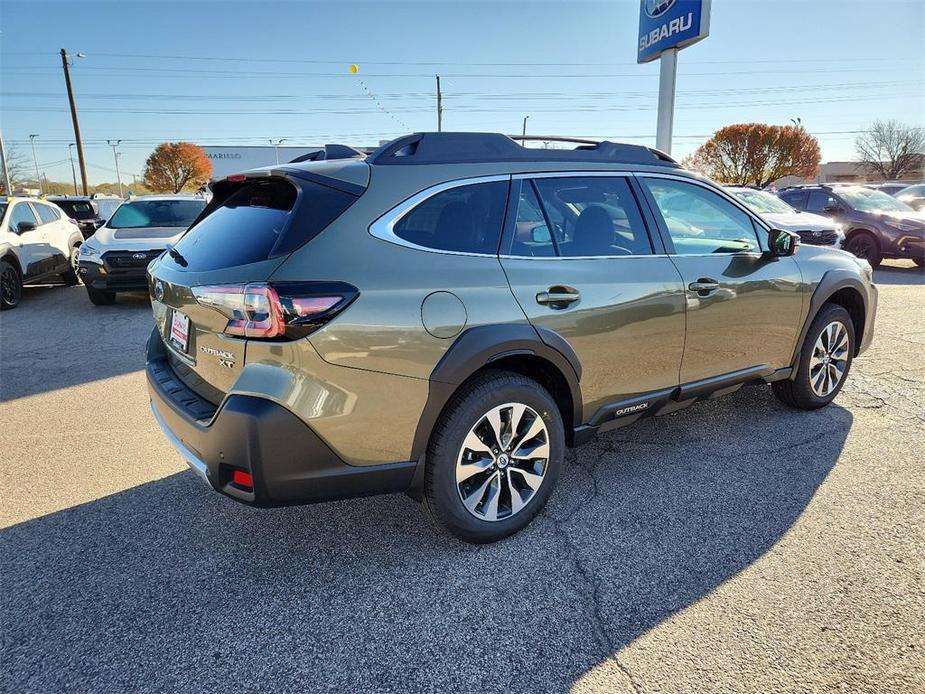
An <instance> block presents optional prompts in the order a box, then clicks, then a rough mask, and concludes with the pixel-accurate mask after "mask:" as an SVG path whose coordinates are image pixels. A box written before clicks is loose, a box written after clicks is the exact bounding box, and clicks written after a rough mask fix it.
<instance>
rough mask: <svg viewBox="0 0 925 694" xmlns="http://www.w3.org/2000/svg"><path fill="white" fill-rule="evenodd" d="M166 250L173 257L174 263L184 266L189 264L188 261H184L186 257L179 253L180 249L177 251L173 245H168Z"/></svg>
mask: <svg viewBox="0 0 925 694" xmlns="http://www.w3.org/2000/svg"><path fill="white" fill-rule="evenodd" d="M167 252H168V253H169V254H170V257H171V258H173V259H174V261H175V262H176V264H177V265H179V266H180V267H186V266H188V265H189V263H188V262H186V258H184V257H183V254H182V253H180V251H178V250H177V249H176V248H174V247H173V246H170V245H168V246H167Z"/></svg>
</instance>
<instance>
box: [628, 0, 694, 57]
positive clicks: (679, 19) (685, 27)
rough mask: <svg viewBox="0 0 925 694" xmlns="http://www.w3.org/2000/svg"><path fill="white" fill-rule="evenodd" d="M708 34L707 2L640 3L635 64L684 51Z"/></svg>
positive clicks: (666, 0) (644, 0)
mask: <svg viewBox="0 0 925 694" xmlns="http://www.w3.org/2000/svg"><path fill="white" fill-rule="evenodd" d="M709 34H710V0H641V6H640V10H639V43H638V46H637V51H638V53H637V56H636V62H639V63H648V62H649V61H650V60H655V59H656V58H658V57H659V56H660V55H661V54H662V51H664V50H667V49H669V48H684V47H685V46H690V45H691V44H692V43H696V42H697V41H699V40H700V39H703V38H706V37H707V36H708V35H709Z"/></svg>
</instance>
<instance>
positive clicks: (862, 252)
mask: <svg viewBox="0 0 925 694" xmlns="http://www.w3.org/2000/svg"><path fill="white" fill-rule="evenodd" d="M845 250H846V251H848V252H849V253H852V254H854V255H856V256H857V257H858V258H864V259H865V260H866V261H867V262H868V263H870V266H871V267H878V266H879V265H880V261H881V260H883V256H882V255H880V244H879V243H878V241H877V237H876V236H874V235H873V234H871V233H870V232H869V231H857V232H855V233H854V234H852V235H851V238H849V239H848V240H847V241H846V242H845Z"/></svg>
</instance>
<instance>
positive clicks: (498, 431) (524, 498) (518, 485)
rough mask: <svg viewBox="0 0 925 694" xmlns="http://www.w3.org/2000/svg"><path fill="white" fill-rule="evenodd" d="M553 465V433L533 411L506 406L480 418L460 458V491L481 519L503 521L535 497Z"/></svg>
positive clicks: (457, 479) (468, 505) (458, 467)
mask: <svg viewBox="0 0 925 694" xmlns="http://www.w3.org/2000/svg"><path fill="white" fill-rule="evenodd" d="M548 463H549V431H548V429H547V428H546V422H544V421H543V418H542V417H541V416H540V415H539V414H538V413H537V412H536V410H534V409H533V408H531V407H528V406H527V405H524V404H522V403H507V404H504V405H499V406H498V407H494V408H492V409H491V410H489V411H488V412H486V413H485V414H484V415H482V416H481V417H479V419H478V421H477V422H476V423H475V426H473V427H472V428H471V429H470V430H469V433H468V434H467V435H466V438H465V440H464V441H463V444H462V447H461V448H460V451H459V455H458V457H457V459H456V488H457V491H458V492H459V498H460V500H461V501H462V502H463V505H464V506H465V507H466V509H467V510H468V511H469V513H471V514H472V515H473V516H475V517H476V518H479V519H480V520H485V521H501V520H506V519H508V518H510V517H511V516H513V515H515V514H517V513H519V512H520V511H521V510H523V508H524V507H525V506H526V505H527V504H528V503H530V500H531V499H532V498H533V496H534V495H535V494H536V492H537V490H538V489H539V488H540V485H541V484H542V483H543V479H544V478H545V476H546V470H547V467H548Z"/></svg>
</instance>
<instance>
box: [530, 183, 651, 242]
mask: <svg viewBox="0 0 925 694" xmlns="http://www.w3.org/2000/svg"><path fill="white" fill-rule="evenodd" d="M535 183H536V187H537V189H538V190H539V192H540V200H541V202H542V204H543V208H544V209H545V210H546V212H547V214H548V215H549V218H550V221H551V222H552V224H553V230H552V233H553V235H554V237H555V242H556V246H557V248H558V252H559V255H561V256H563V257H585V256H617V255H647V254H650V253H652V245H651V243H650V241H649V235H648V233H647V232H646V227H645V224H644V223H643V221H642V216H641V215H640V213H639V208H638V207H637V206H636V199H635V198H634V197H633V193H632V191H631V190H630V187H629V183H627V181H626V179H625V178H624V177H619V176H614V177H607V176H589V177H587V178H538V179H536V181H535Z"/></svg>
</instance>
